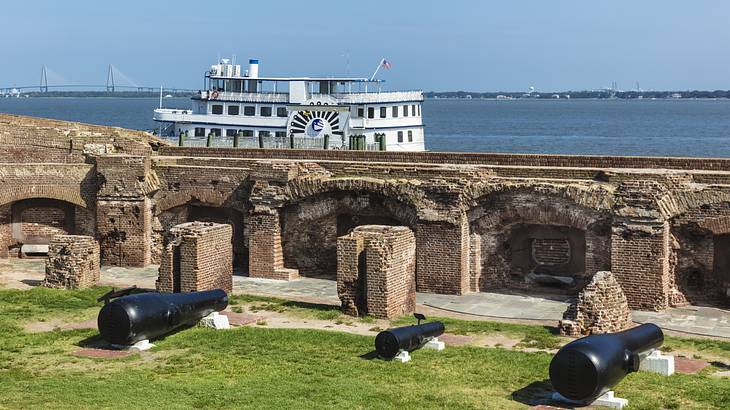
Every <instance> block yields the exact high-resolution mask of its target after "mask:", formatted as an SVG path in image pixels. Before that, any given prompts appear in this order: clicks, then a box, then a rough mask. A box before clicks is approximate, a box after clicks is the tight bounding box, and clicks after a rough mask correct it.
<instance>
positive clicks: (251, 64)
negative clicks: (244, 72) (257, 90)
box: [248, 59, 259, 78]
mask: <svg viewBox="0 0 730 410" xmlns="http://www.w3.org/2000/svg"><path fill="white" fill-rule="evenodd" d="M248 77H249V78H259V60H256V59H251V60H248Z"/></svg>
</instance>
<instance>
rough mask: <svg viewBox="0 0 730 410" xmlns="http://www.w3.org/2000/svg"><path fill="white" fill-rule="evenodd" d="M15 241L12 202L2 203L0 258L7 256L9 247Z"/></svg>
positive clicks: (0, 206)
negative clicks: (11, 213)
mask: <svg viewBox="0 0 730 410" xmlns="http://www.w3.org/2000/svg"><path fill="white" fill-rule="evenodd" d="M12 243H13V240H12V231H11V220H10V204H5V205H0V258H7V257H8V256H9V254H8V248H9V247H10V245H11V244H12Z"/></svg>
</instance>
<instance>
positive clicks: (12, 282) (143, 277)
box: [0, 259, 730, 338]
mask: <svg viewBox="0 0 730 410" xmlns="http://www.w3.org/2000/svg"><path fill="white" fill-rule="evenodd" d="M44 263H45V262H44V260H43V259H10V260H2V259H0V285H2V286H5V287H11V288H29V287H32V286H37V285H38V283H40V281H41V280H42V279H43V272H44ZM156 279H157V266H148V267H146V268H118V267H104V268H102V272H101V283H102V284H105V285H111V286H118V287H120V286H130V285H137V286H139V287H143V288H152V289H153V288H154V287H155V280H156ZM233 288H234V292H235V293H242V294H243V293H245V294H254V295H262V296H273V297H280V298H285V299H297V300H303V301H311V302H317V303H325V304H332V305H337V304H339V303H340V302H339V299H338V298H337V284H336V283H335V282H334V281H332V280H325V279H313V278H301V279H298V280H295V281H291V282H283V281H277V280H269V279H252V278H248V277H245V276H238V275H236V276H234V277H233ZM416 302H417V303H418V304H421V305H424V306H428V307H431V308H435V309H440V310H445V311H450V312H456V313H465V314H470V315H476V316H483V317H493V318H504V319H522V320H541V321H545V320H548V321H556V322H557V321H558V320H560V319H561V318H562V315H563V312H564V311H565V309H566V307H567V306H568V303H569V301H568V300H561V299H559V298H557V299H556V298H542V297H536V296H528V295H520V294H503V293H470V294H467V295H463V296H455V295H436V294H431V293H418V294H417V295H416ZM632 314H633V319H634V321H635V322H637V323H645V322H652V323H656V324H657V325H659V326H661V327H662V328H664V329H668V330H674V331H677V332H684V333H691V334H697V335H703V336H714V337H726V338H730V311H727V310H722V309H717V308H711V307H698V306H688V307H683V308H673V309H668V310H666V311H664V312H642V311H634V312H632Z"/></svg>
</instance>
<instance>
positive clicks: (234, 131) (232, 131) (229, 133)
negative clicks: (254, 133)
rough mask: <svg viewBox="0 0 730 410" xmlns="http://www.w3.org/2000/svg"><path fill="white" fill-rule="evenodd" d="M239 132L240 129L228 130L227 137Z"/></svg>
mask: <svg viewBox="0 0 730 410" xmlns="http://www.w3.org/2000/svg"><path fill="white" fill-rule="evenodd" d="M236 134H238V130H231V129H228V130H226V137H235V136H236Z"/></svg>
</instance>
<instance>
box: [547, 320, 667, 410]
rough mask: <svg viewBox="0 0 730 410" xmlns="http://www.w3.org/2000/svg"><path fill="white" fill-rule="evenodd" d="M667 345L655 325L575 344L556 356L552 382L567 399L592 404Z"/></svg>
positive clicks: (567, 346)
mask: <svg viewBox="0 0 730 410" xmlns="http://www.w3.org/2000/svg"><path fill="white" fill-rule="evenodd" d="M663 342H664V334H663V333H662V330H661V329H660V328H659V327H658V326H657V325H655V324H653V323H646V324H643V325H641V326H637V327H635V328H632V329H628V330H624V331H622V332H617V333H609V334H602V335H591V336H587V337H584V338H581V339H578V340H574V341H572V342H570V343H568V344H567V345H565V346H563V347H562V348H561V349H560V350H559V351H558V352H557V353H556V354H555V356H553V359H552V361H551V362H550V382H551V383H552V385H553V388H554V389H555V390H556V391H557V392H558V393H560V395H562V396H563V397H564V398H566V399H568V400H571V401H574V402H577V403H580V404H583V405H587V404H590V403H592V402H594V401H595V400H596V399H598V398H599V397H601V396H602V395H603V394H604V393H606V392H608V391H609V390H610V389H611V387H613V386H615V385H616V384H617V383H618V382H620V381H621V380H622V379H623V378H624V377H626V375H627V374H629V373H631V372H635V371H638V370H639V365H640V362H641V359H642V357H643V356H644V355H646V354H647V353H648V352H650V351H652V350H653V349H656V348H658V347H659V346H661V345H662V343H663Z"/></svg>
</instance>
